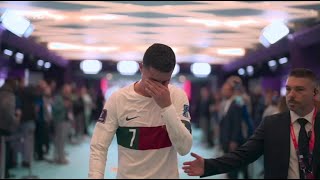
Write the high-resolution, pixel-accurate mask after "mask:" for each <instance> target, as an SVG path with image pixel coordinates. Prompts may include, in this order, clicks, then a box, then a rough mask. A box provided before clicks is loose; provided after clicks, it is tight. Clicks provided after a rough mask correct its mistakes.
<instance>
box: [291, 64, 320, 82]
mask: <svg viewBox="0 0 320 180" xmlns="http://www.w3.org/2000/svg"><path fill="white" fill-rule="evenodd" d="M290 76H292V77H297V78H306V79H310V80H311V81H312V82H314V83H315V85H316V86H317V84H318V80H317V76H316V74H315V73H314V72H313V71H311V70H310V69H306V68H296V69H293V70H292V71H291V72H290V74H289V77H290Z"/></svg>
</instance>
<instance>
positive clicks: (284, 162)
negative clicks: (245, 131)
mask: <svg viewBox="0 0 320 180" xmlns="http://www.w3.org/2000/svg"><path fill="white" fill-rule="evenodd" d="M290 123H291V119H290V113H289V112H285V113H280V114H276V115H272V116H268V117H266V118H265V119H264V120H263V121H262V122H261V124H260V125H259V127H258V128H257V129H256V131H255V133H254V134H253V135H252V136H251V137H250V138H249V139H248V141H247V142H246V143H245V144H243V145H242V146H241V147H239V148H238V149H237V150H236V151H234V152H230V153H227V154H225V155H224V156H222V157H220V158H217V159H205V172H204V175H203V176H201V177H205V176H209V175H215V174H221V173H226V172H229V171H231V170H233V169H235V168H239V167H241V166H243V165H247V164H250V163H252V162H254V161H255V160H256V159H258V158H259V157H260V156H261V155H262V154H264V156H265V157H264V169H265V178H266V179H278V178H280V179H287V178H288V168H289V158H290V141H291V137H290ZM314 129H315V146H314V150H313V172H314V175H315V177H316V179H319V178H320V113H318V114H317V116H316V120H315V125H314Z"/></svg>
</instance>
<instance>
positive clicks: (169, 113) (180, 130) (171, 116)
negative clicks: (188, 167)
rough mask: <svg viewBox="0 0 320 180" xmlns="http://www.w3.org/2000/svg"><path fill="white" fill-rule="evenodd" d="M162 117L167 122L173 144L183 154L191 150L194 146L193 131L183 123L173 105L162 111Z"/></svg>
mask: <svg viewBox="0 0 320 180" xmlns="http://www.w3.org/2000/svg"><path fill="white" fill-rule="evenodd" d="M161 117H162V119H163V120H164V121H165V123H166V128H167V131H168V134H169V138H170V140H171V142H172V145H173V146H174V147H175V149H176V150H177V151H178V153H179V154H180V155H182V156H184V155H186V154H187V153H189V152H190V149H191V146H192V135H191V132H190V131H189V130H188V129H187V128H186V126H185V125H184V124H183V123H182V121H181V120H180V118H179V116H178V115H177V113H176V110H175V108H174V106H173V105H170V106H169V107H166V108H164V109H163V110H162V112H161Z"/></svg>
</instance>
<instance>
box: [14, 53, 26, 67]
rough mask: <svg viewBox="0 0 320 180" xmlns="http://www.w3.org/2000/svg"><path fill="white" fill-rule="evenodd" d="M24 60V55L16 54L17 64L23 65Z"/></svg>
mask: <svg viewBox="0 0 320 180" xmlns="http://www.w3.org/2000/svg"><path fill="white" fill-rule="evenodd" d="M23 58H24V55H23V54H22V53H20V52H17V53H16V63H18V64H22V62H23Z"/></svg>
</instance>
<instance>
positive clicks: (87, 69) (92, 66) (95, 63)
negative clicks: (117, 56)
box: [80, 60, 102, 74]
mask: <svg viewBox="0 0 320 180" xmlns="http://www.w3.org/2000/svg"><path fill="white" fill-rule="evenodd" d="M80 69H81V70H82V71H83V72H84V73H85V74H97V73H99V72H100V71H101V69H102V63H101V62H100V61H99V60H84V61H82V62H81V63H80Z"/></svg>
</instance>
